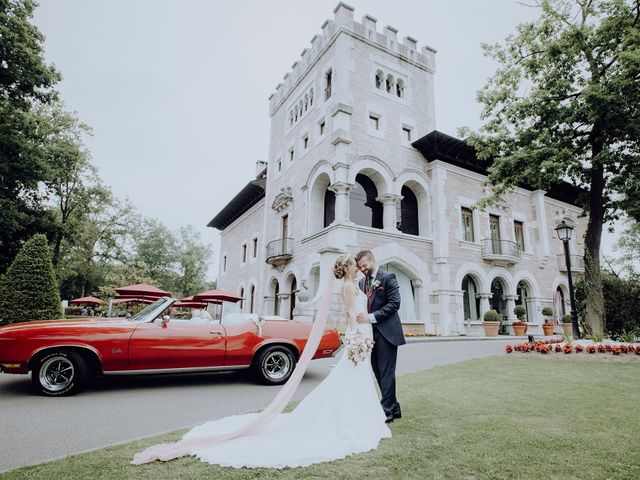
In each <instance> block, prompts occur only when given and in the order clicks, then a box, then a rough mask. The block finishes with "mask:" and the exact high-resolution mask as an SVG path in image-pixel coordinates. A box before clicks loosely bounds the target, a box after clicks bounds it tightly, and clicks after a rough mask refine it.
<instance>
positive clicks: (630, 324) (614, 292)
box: [575, 272, 640, 335]
mask: <svg viewBox="0 0 640 480" xmlns="http://www.w3.org/2000/svg"><path fill="white" fill-rule="evenodd" d="M586 290H587V289H586V287H585V283H584V280H582V279H579V280H578V281H577V282H576V283H575V293H576V307H577V309H578V314H579V315H580V317H582V318H584V313H585V304H586V297H587V291H586ZM602 292H603V294H604V317H605V318H604V328H605V331H606V332H609V334H610V335H618V334H620V333H622V332H623V331H625V330H626V331H627V332H629V331H631V330H635V329H637V328H640V316H639V315H638V307H637V303H638V298H640V280H639V279H638V278H631V279H625V278H619V277H616V276H615V275H612V274H610V273H606V272H603V274H602Z"/></svg>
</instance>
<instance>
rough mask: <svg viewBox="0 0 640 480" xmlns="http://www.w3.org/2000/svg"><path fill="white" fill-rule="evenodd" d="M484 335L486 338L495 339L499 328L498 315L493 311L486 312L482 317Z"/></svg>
mask: <svg viewBox="0 0 640 480" xmlns="http://www.w3.org/2000/svg"><path fill="white" fill-rule="evenodd" d="M482 326H483V327H484V334H485V335H486V336H487V337H497V336H498V328H500V314H499V313H498V312H496V311H495V310H487V311H486V312H484V315H483V317H482Z"/></svg>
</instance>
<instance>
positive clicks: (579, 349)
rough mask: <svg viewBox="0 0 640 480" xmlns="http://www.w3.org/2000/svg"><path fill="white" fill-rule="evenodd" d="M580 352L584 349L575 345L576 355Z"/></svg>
mask: <svg viewBox="0 0 640 480" xmlns="http://www.w3.org/2000/svg"><path fill="white" fill-rule="evenodd" d="M582 350H584V347H583V346H582V345H580V344H578V345H576V353H579V352H582Z"/></svg>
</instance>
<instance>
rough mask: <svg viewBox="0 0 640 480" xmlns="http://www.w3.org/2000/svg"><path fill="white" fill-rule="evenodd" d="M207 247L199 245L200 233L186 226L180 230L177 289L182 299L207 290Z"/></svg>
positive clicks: (208, 250)
mask: <svg viewBox="0 0 640 480" xmlns="http://www.w3.org/2000/svg"><path fill="white" fill-rule="evenodd" d="M212 254H213V252H212V250H211V247H210V246H209V245H206V244H203V243H200V233H199V232H196V231H195V230H194V228H193V226H191V225H188V226H186V227H182V228H181V229H180V254H179V257H178V265H179V266H178V268H179V277H178V284H177V289H178V292H180V294H181V296H182V297H187V296H190V295H194V294H196V293H199V292H202V291H205V290H207V289H208V288H207V287H208V283H207V281H206V275H207V268H208V263H209V260H210V259H211V255H212Z"/></svg>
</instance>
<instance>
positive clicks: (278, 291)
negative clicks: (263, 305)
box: [273, 280, 280, 315]
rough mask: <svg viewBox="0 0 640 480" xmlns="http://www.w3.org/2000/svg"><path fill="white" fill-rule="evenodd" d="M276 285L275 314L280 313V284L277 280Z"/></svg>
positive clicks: (274, 293)
mask: <svg viewBox="0 0 640 480" xmlns="http://www.w3.org/2000/svg"><path fill="white" fill-rule="evenodd" d="M274 282H275V285H274V288H273V314H274V315H280V284H279V283H278V281H277V280H274Z"/></svg>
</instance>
